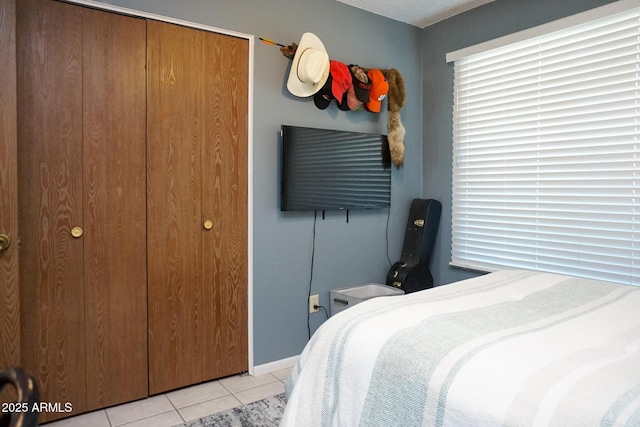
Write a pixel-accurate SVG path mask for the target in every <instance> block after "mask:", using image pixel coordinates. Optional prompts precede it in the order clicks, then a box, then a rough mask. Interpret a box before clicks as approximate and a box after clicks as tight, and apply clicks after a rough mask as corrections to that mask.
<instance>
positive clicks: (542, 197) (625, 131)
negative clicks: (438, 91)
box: [447, 1, 640, 285]
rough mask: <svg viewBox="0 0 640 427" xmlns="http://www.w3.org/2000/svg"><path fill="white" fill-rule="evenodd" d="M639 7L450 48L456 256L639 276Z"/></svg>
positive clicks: (467, 263)
mask: <svg viewBox="0 0 640 427" xmlns="http://www.w3.org/2000/svg"><path fill="white" fill-rule="evenodd" d="M638 6H640V2H638V1H622V2H617V3H613V4H610V5H607V6H604V7H602V8H599V9H597V10H595V11H589V12H588V13H585V14H580V15H576V17H571V18H569V19H567V20H562V21H558V22H554V23H552V24H549V25H547V26H543V27H537V28H536V29H532V30H529V31H527V32H523V33H518V34H517V35H514V36H510V37H507V38H504V39H499V40H498V41H497V42H495V41H494V42H489V43H487V44H484V45H480V46H476V47H471V48H468V49H464V50H462V51H458V52H454V53H452V54H449V55H448V56H447V59H448V60H453V61H454V73H455V78H454V109H453V110H454V111H453V189H452V190H453V200H452V201H453V206H452V253H451V265H454V266H459V267H464V268H470V269H476V270H482V271H495V270H500V269H505V268H527V269H534V270H541V271H550V272H556V273H563V274H571V275H577V276H583V277H591V278H597V279H603V280H611V281H615V282H619V283H627V284H634V285H640V114H639V113H640V8H639V7H638ZM603 15H606V16H603ZM594 16H596V17H595V18H594ZM582 21H584V22H582ZM576 22H580V23H579V24H576ZM567 23H569V24H570V25H568V24H567ZM567 25H568V26H567ZM559 27H562V28H561V29H558V28H559ZM532 33H533V34H536V35H535V36H534V37H530V34H532ZM514 39H519V41H516V42H512V40H514ZM498 45H499V46H498ZM496 46H498V47H496ZM487 47H488V48H487Z"/></svg>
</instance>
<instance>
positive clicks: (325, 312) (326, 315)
mask: <svg viewBox="0 0 640 427" xmlns="http://www.w3.org/2000/svg"><path fill="white" fill-rule="evenodd" d="M314 307H317V308H321V309H323V310H324V315H325V317H326V318H327V320H329V313H328V312H327V309H326V308H324V307H323V306H321V305H314Z"/></svg>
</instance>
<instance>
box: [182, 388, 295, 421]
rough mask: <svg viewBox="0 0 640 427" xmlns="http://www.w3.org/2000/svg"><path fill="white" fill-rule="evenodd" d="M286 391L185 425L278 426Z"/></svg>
mask: <svg viewBox="0 0 640 427" xmlns="http://www.w3.org/2000/svg"><path fill="white" fill-rule="evenodd" d="M284 405H285V400H284V393H282V394H278V395H276V396H272V397H267V398H266V399H262V400H258V401H257V402H253V403H249V404H247V405H243V406H238V407H237V408H233V409H229V410H227V411H223V412H218V413H217V414H213V415H209V416H206V417H204V418H200V419H199V420H195V421H190V422H188V423H186V424H183V425H182V426H183V427H214V426H215V427H227V426H228V427H278V425H279V424H280V419H281V418H282V414H283V413H284Z"/></svg>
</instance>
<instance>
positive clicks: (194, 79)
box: [147, 21, 203, 394]
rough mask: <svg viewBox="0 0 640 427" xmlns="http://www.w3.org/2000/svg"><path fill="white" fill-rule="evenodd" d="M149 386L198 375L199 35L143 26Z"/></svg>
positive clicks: (155, 389)
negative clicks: (144, 50) (145, 70)
mask: <svg viewBox="0 0 640 427" xmlns="http://www.w3.org/2000/svg"><path fill="white" fill-rule="evenodd" d="M147 30H148V33H147V100H148V101H147V126H148V130H147V162H148V164H147V174H148V177H147V233H148V236H147V247H148V266H149V272H148V281H149V282H148V293H149V307H148V310H149V391H150V393H151V394H155V393H159V392H162V391H165V390H169V389H174V388H178V387H182V386H185V385H188V384H193V383H196V382H200V381H202V366H203V343H202V340H201V336H202V332H201V329H202V328H203V315H202V309H203V299H202V298H203V289H202V280H201V279H202V270H201V263H200V259H201V256H202V253H201V244H200V239H201V229H202V223H201V193H202V191H201V179H200V177H201V165H200V157H201V144H202V90H201V88H202V81H201V72H200V70H201V65H200V64H201V61H202V34H201V32H200V31H195V30H192V29H188V28H185V27H180V26H177V25H173V24H166V23H161V22H156V21H149V22H148V26H147Z"/></svg>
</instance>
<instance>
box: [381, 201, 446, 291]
mask: <svg viewBox="0 0 640 427" xmlns="http://www.w3.org/2000/svg"><path fill="white" fill-rule="evenodd" d="M441 213H442V204H441V203H440V202H438V201H437V200H433V199H413V201H412V202H411V208H410V209H409V219H408V221H407V230H406V233H405V236H404V246H403V248H402V256H401V258H400V261H398V262H396V263H395V264H393V265H392V266H391V269H390V270H389V272H388V273H387V285H389V286H393V287H396V288H400V289H402V290H404V292H405V293H407V294H408V293H411V292H416V291H420V290H423V289H428V288H432V287H433V276H432V275H431V271H430V270H429V263H430V262H431V254H432V253H433V246H434V243H435V240H436V234H437V233H438V226H439V224H440V214H441Z"/></svg>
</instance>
